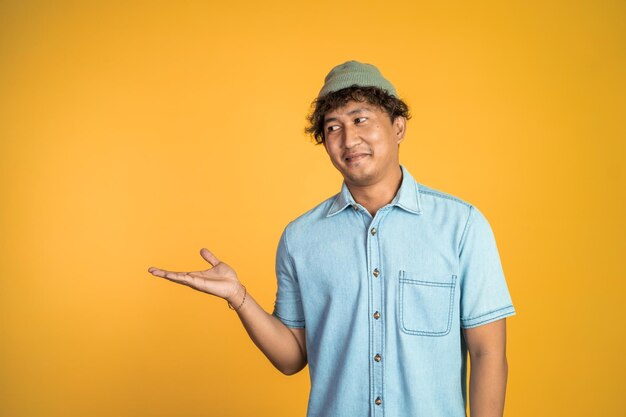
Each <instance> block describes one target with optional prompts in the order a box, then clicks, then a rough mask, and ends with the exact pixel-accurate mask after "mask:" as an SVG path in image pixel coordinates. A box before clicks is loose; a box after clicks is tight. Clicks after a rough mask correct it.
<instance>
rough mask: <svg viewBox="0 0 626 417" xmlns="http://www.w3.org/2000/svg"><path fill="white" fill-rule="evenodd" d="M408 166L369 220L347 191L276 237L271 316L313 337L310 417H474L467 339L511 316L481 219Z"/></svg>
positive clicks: (504, 286)
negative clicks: (469, 405) (466, 331)
mask: <svg viewBox="0 0 626 417" xmlns="http://www.w3.org/2000/svg"><path fill="white" fill-rule="evenodd" d="M400 167H401V169H402V183H401V185H400V188H399V190H398V192H397V193H396V196H395V197H394V199H393V200H392V202H391V203H389V204H388V205H386V206H384V207H382V208H380V209H379V210H378V212H377V213H376V215H375V216H374V217H373V218H372V216H371V215H370V214H369V212H368V211H367V210H366V209H365V208H364V207H363V206H361V205H359V204H357V203H356V202H355V201H354V199H353V197H352V195H351V194H350V191H349V189H348V187H347V186H346V184H345V181H344V183H343V185H342V189H341V192H340V193H338V194H336V195H335V196H333V197H331V198H329V199H327V200H326V201H324V202H322V203H321V204H319V205H318V206H316V207H314V208H313V209H311V210H309V211H308V212H306V213H304V214H303V215H301V216H300V217H298V218H296V219H295V220H293V221H291V222H290V223H289V224H288V225H287V226H286V227H285V229H284V231H283V233H282V236H281V238H280V242H279V244H278V250H277V256H276V275H277V279H278V291H277V294H276V303H275V306H274V312H273V314H274V315H275V316H276V317H278V318H279V319H280V320H281V321H282V322H283V323H285V325H287V326H289V327H299V328H305V333H306V347H307V354H308V362H309V372H310V377H311V391H310V396H309V404H308V412H307V416H308V417H322V416H324V417H364V416H371V417H374V416H376V417H378V416H386V417H462V416H466V411H465V410H466V400H467V394H466V392H467V387H466V375H467V374H466V373H467V347H466V345H465V341H464V338H463V334H462V331H461V329H462V328H470V327H475V326H480V325H482V324H485V323H489V322H492V321H495V320H498V319H501V318H504V317H507V316H511V315H514V314H515V309H514V307H513V304H512V301H511V297H510V295H509V291H508V287H507V284H506V281H505V278H504V274H503V271H502V266H501V263H500V257H499V254H498V249H497V247H496V242H495V238H494V235H493V233H492V230H491V227H490V225H489V223H488V222H487V220H486V218H485V217H484V216H483V214H482V213H481V212H480V211H479V210H478V209H477V208H476V207H475V206H472V205H471V204H469V203H467V202H465V201H463V200H461V199H459V198H456V197H454V196H451V195H449V194H446V193H443V192H441V191H436V190H434V189H431V188H428V187H426V186H424V185H422V184H420V183H417V182H416V181H415V180H414V179H413V177H412V176H411V174H409V172H408V171H407V169H406V168H405V167H404V166H403V165H400Z"/></svg>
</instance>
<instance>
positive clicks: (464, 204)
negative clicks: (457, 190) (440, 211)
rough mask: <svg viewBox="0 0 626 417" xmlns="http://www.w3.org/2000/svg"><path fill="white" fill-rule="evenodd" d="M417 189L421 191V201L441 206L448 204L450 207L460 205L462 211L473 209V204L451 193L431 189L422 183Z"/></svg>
mask: <svg viewBox="0 0 626 417" xmlns="http://www.w3.org/2000/svg"><path fill="white" fill-rule="evenodd" d="M417 188H418V190H419V194H420V199H421V200H426V201H427V202H428V201H433V202H435V201H436V202H438V203H440V204H448V205H453V206H454V205H458V206H459V207H460V208H462V209H467V210H469V208H470V207H472V204H471V203H469V202H468V201H466V200H464V199H462V198H460V197H457V196H455V195H452V194H450V193H447V192H444V191H441V190H438V189H435V188H432V187H429V186H427V185H425V184H422V183H420V182H418V183H417Z"/></svg>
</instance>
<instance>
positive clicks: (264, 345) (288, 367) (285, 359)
mask: <svg viewBox="0 0 626 417" xmlns="http://www.w3.org/2000/svg"><path fill="white" fill-rule="evenodd" d="M242 300H243V293H240V294H237V297H235V299H234V300H233V302H232V303H231V305H233V306H234V307H238V306H239V305H240V304H241V301H242ZM237 314H238V315H239V318H240V320H241V323H242V324H243V326H244V328H245V329H246V331H247V332H248V335H249V336H250V338H251V339H252V341H253V342H254V344H255V345H256V346H257V347H258V348H259V349H260V350H261V351H262V352H263V354H264V355H265V356H266V357H267V358H268V359H269V360H270V362H271V363H272V364H273V365H274V366H275V367H276V368H277V369H278V370H279V371H281V372H282V373H284V374H287V375H291V374H295V373H296V372H298V371H300V370H301V369H302V368H304V367H305V366H306V363H307V359H306V353H305V349H304V347H303V346H300V344H299V342H298V340H297V339H296V337H295V336H294V334H293V333H292V332H291V330H289V328H288V327H287V326H285V324H284V323H283V322H282V321H280V320H279V319H278V318H276V317H275V316H273V315H271V314H269V313H267V312H266V311H265V310H264V309H263V308H262V307H261V306H260V305H259V304H258V303H257V302H256V301H255V299H254V298H253V297H252V296H251V295H250V293H247V294H246V298H245V301H244V302H243V304H242V305H241V308H239V309H238V310H237Z"/></svg>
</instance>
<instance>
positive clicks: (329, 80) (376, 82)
mask: <svg viewBox="0 0 626 417" xmlns="http://www.w3.org/2000/svg"><path fill="white" fill-rule="evenodd" d="M353 85H358V86H359V87H378V88H381V89H383V90H387V93H389V94H391V95H392V96H396V97H398V94H397V93H396V89H395V88H393V85H391V83H390V82H389V81H388V80H387V79H385V78H384V77H383V75H382V74H381V73H380V71H379V70H378V68H376V67H375V66H373V65H372V64H365V63H362V62H358V61H347V62H344V63H343V64H340V65H337V66H336V67H335V68H333V69H332V70H330V72H329V73H328V75H327V76H326V78H324V86H323V87H322V89H321V90H320V93H319V94H318V97H322V96H325V95H326V94H328V93H332V92H334V91H337V90H341V89H342V88H347V87H351V86H353Z"/></svg>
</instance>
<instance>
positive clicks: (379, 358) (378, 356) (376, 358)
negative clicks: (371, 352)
mask: <svg viewBox="0 0 626 417" xmlns="http://www.w3.org/2000/svg"><path fill="white" fill-rule="evenodd" d="M382 359H383V357H382V356H380V355H379V354H378V353H377V354H376V356H374V360H375V361H376V362H380V361H381V360H382Z"/></svg>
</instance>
